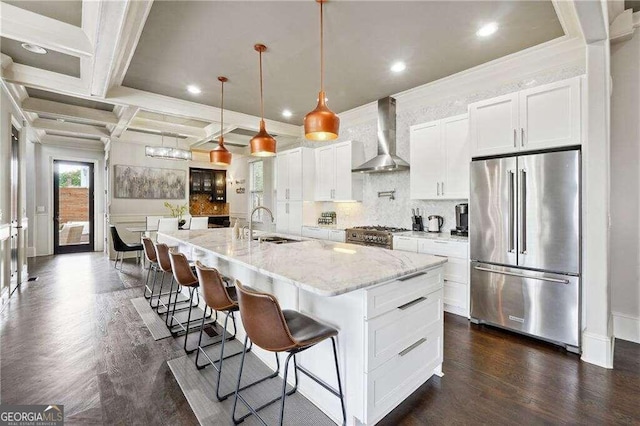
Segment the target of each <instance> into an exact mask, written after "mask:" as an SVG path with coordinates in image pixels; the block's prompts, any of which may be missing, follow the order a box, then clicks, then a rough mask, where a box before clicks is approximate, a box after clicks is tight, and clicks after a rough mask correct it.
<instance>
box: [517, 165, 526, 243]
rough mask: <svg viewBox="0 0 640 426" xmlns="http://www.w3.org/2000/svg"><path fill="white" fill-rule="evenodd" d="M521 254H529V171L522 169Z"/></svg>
mask: <svg viewBox="0 0 640 426" xmlns="http://www.w3.org/2000/svg"><path fill="white" fill-rule="evenodd" d="M519 195H520V238H519V241H520V254H527V171H526V170H525V169H520V194H519Z"/></svg>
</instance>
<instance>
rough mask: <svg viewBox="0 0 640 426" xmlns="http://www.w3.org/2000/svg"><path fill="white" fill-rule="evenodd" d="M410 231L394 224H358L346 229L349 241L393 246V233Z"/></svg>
mask: <svg viewBox="0 0 640 426" xmlns="http://www.w3.org/2000/svg"><path fill="white" fill-rule="evenodd" d="M405 231H408V229H406V228H396V227H393V226H380V225H377V226H356V227H353V228H349V229H347V230H346V233H347V240H346V241H347V242H348V243H351V244H360V245H364V246H375V247H383V248H388V249H391V248H393V234H394V233H396V232H405Z"/></svg>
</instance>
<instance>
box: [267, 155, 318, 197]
mask: <svg viewBox="0 0 640 426" xmlns="http://www.w3.org/2000/svg"><path fill="white" fill-rule="evenodd" d="M276 167H277V170H276V194H277V195H276V196H277V200H278V201H312V200H313V193H314V167H315V161H314V155H313V149H310V148H296V149H290V150H288V151H282V152H279V153H278V154H277V157H276Z"/></svg>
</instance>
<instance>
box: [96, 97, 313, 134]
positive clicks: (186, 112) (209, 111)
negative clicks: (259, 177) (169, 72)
mask: <svg viewBox="0 0 640 426" xmlns="http://www.w3.org/2000/svg"><path fill="white" fill-rule="evenodd" d="M106 100H107V102H111V103H116V104H129V105H136V106H139V107H141V108H143V109H145V110H147V111H151V112H157V113H160V114H167V115H174V116H177V117H185V118H193V119H196V120H203V121H211V117H217V116H218V115H220V108H217V107H212V106H209V105H203V104H198V103H195V102H190V101H184V100H182V99H176V98H171V97H169V96H163V95H158V94H155V93H150V92H145V91H142V90H137V89H132V88H129V87H124V86H118V87H114V88H113V89H111V90H110V91H109V93H108V94H107V97H106ZM225 118H226V119H227V120H228V122H229V123H230V124H233V125H237V126H238V127H242V128H244V129H249V130H254V131H256V132H257V131H258V130H259V126H260V117H256V116H253V115H249V114H244V113H241V112H235V111H229V110H225ZM265 123H266V125H267V128H268V129H269V131H270V132H273V133H275V134H277V135H288V136H296V137H301V136H302V127H301V126H296V125H294V124H288V123H282V122H279V121H274V120H265Z"/></svg>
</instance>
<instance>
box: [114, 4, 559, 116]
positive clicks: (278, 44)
mask: <svg viewBox="0 0 640 426" xmlns="http://www.w3.org/2000/svg"><path fill="white" fill-rule="evenodd" d="M488 22H496V23H497V24H498V26H499V30H498V32H497V33H495V34H494V35H493V36H490V37H486V38H484V39H480V38H478V37H477V36H476V31H477V30H478V29H479V28H480V27H481V26H482V25H484V24H486V23H488ZM562 35H563V30H562V27H561V25H560V22H559V20H558V18H557V16H556V13H555V11H554V7H553V5H552V3H551V2H550V1H471V2H464V1H418V2H395V1H385V2H367V1H353V2H351V1H334V2H328V3H326V5H325V49H326V90H327V96H328V98H329V102H328V103H329V106H330V107H331V108H332V109H333V110H334V111H336V112H342V111H345V110H348V109H351V108H354V107H356V106H359V105H363V104H365V103H368V102H371V101H374V100H376V99H378V98H381V97H384V96H387V95H390V94H393V93H397V92H400V91H403V90H406V89H409V88H412V87H416V86H419V85H421V84H425V83H428V82H430V81H434V80H437V79H439V78H442V77H444V76H447V75H451V74H454V73H456V72H459V71H462V70H465V69H468V68H471V67H473V66H476V65H479V64H482V63H485V62H488V61H491V60H493V59H496V58H499V57H502V56H505V55H508V54H510V53H514V52H517V51H520V50H523V49H526V48H528V47H531V46H535V45H538V44H540V43H544V42H546V41H549V40H552V39H555V38H557V37H560V36H562ZM256 42H261V43H264V44H266V45H267V47H268V48H269V50H268V51H267V52H266V53H265V54H264V69H265V115H266V116H267V117H268V118H271V119H273V120H280V121H287V119H286V118H283V116H282V114H281V113H282V110H284V109H289V110H291V111H292V112H293V116H292V117H291V118H290V119H289V122H291V123H295V124H301V123H302V119H303V117H304V115H305V114H306V113H307V112H308V111H310V110H311V109H313V108H314V106H315V101H316V94H317V92H318V90H319V52H318V48H319V18H318V6H317V3H315V2H313V1H300V2H272V1H264V2H245V1H235V2H227V1H212V2H206V1H193V2H183V1H159V2H155V3H154V4H153V6H152V7H151V11H150V13H149V16H148V18H147V21H146V24H145V26H144V29H143V31H142V36H141V38H140V41H139V43H138V46H137V49H136V50H135V54H134V55H133V58H132V61H131V64H130V66H129V68H128V71H127V73H126V76H125V78H124V82H123V85H124V86H128V87H132V88H136V89H141V90H144V91H149V92H153V93H159V94H162V95H166V96H171V97H174V98H179V99H184V100H189V101H193V102H198V103H203V104H206V105H212V106H219V105H220V94H219V92H220V87H219V82H218V81H217V79H216V77H217V76H219V75H224V76H226V77H228V78H229V82H228V83H227V84H226V85H225V95H226V96H225V106H226V107H228V108H229V109H231V110H234V111H240V112H244V113H247V114H252V115H259V112H260V111H259V98H258V96H259V92H258V88H259V86H258V54H257V53H256V52H255V51H254V50H253V45H254V44H255V43H256ZM395 61H404V62H405V63H406V65H407V69H406V70H405V71H404V72H403V73H401V74H393V73H392V72H391V71H390V70H389V68H390V66H391V65H392V64H393V63H394V62H395ZM189 84H194V85H197V86H199V87H200V88H201V89H202V93H201V94H199V95H192V94H190V93H188V92H187V90H186V87H187V85H189Z"/></svg>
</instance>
